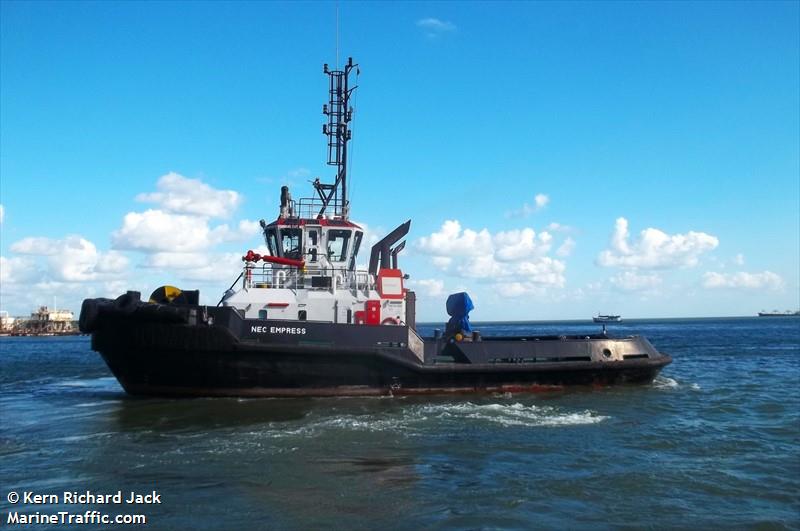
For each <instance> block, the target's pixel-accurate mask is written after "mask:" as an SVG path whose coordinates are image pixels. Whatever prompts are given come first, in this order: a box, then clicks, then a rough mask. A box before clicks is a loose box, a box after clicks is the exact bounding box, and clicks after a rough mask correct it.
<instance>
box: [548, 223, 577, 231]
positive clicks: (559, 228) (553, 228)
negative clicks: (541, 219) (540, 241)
mask: <svg viewBox="0 0 800 531" xmlns="http://www.w3.org/2000/svg"><path fill="white" fill-rule="evenodd" d="M545 228H546V229H547V230H549V231H550V232H572V231H574V230H575V229H573V228H572V227H570V226H569V225H562V224H561V223H557V222H555V221H551V222H550V223H548V224H547V227H545Z"/></svg>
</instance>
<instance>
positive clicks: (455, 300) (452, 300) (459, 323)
mask: <svg viewBox="0 0 800 531" xmlns="http://www.w3.org/2000/svg"><path fill="white" fill-rule="evenodd" d="M446 306H447V315H449V316H450V320H449V321H448V322H447V331H448V332H459V331H462V330H463V331H464V332H472V327H471V326H470V324H469V312H471V311H472V310H474V309H475V305H474V304H472V299H470V298H469V295H468V294H467V293H466V292H461V293H453V294H452V295H450V296H449V297H447V304H446Z"/></svg>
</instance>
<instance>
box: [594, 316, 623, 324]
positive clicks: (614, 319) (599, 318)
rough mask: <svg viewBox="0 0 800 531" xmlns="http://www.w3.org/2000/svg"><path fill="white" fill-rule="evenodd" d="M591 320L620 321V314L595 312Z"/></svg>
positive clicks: (602, 321)
mask: <svg viewBox="0 0 800 531" xmlns="http://www.w3.org/2000/svg"><path fill="white" fill-rule="evenodd" d="M592 321H594V322H595V323H621V322H622V316H621V315H601V314H597V315H596V316H594V317H592Z"/></svg>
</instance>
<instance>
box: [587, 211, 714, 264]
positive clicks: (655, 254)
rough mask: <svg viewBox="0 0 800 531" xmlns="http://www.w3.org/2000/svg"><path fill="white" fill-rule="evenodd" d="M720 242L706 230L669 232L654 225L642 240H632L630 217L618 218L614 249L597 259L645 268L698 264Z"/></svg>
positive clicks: (613, 240)
mask: <svg viewBox="0 0 800 531" xmlns="http://www.w3.org/2000/svg"><path fill="white" fill-rule="evenodd" d="M718 245H719V240H718V239H717V238H716V237H715V236H712V235H710V234H706V233H704V232H695V231H689V232H687V233H686V234H674V235H669V234H666V233H664V232H662V231H660V230H658V229H653V228H648V229H645V230H643V231H642V232H641V233H640V235H639V240H638V241H636V242H633V243H631V242H629V234H628V220H626V219H625V218H618V219H617V221H616V225H615V228H614V233H613V235H612V237H611V249H606V250H604V251H603V252H601V253H600V255H599V256H598V257H597V263H598V264H599V265H601V266H605V267H624V268H643V269H669V268H674V267H694V266H696V265H697V263H698V261H699V260H698V258H699V256H700V255H701V254H703V253H705V252H708V251H710V250H712V249H715V248H716V247H717V246H718Z"/></svg>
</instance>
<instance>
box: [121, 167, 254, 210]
mask: <svg viewBox="0 0 800 531" xmlns="http://www.w3.org/2000/svg"><path fill="white" fill-rule="evenodd" d="M156 188H158V191H157V192H152V193H145V194H139V195H137V196H136V200H137V201H142V202H145V203H156V204H158V205H159V206H160V207H161V208H162V209H164V210H166V211H168V212H172V213H175V214H190V215H194V216H202V217H209V218H216V217H223V218H225V217H229V216H230V215H231V214H232V213H233V211H234V210H236V207H238V206H239V204H240V203H241V201H242V197H241V195H240V194H239V193H237V192H234V191H233V190H217V189H214V188H212V187H210V186H209V185H207V184H206V183H204V182H203V181H200V180H199V179H189V178H187V177H184V176H183V175H180V174H177V173H175V172H170V173H168V174H166V175H163V176H162V177H161V178H160V179H159V180H158V183H157V184H156Z"/></svg>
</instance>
